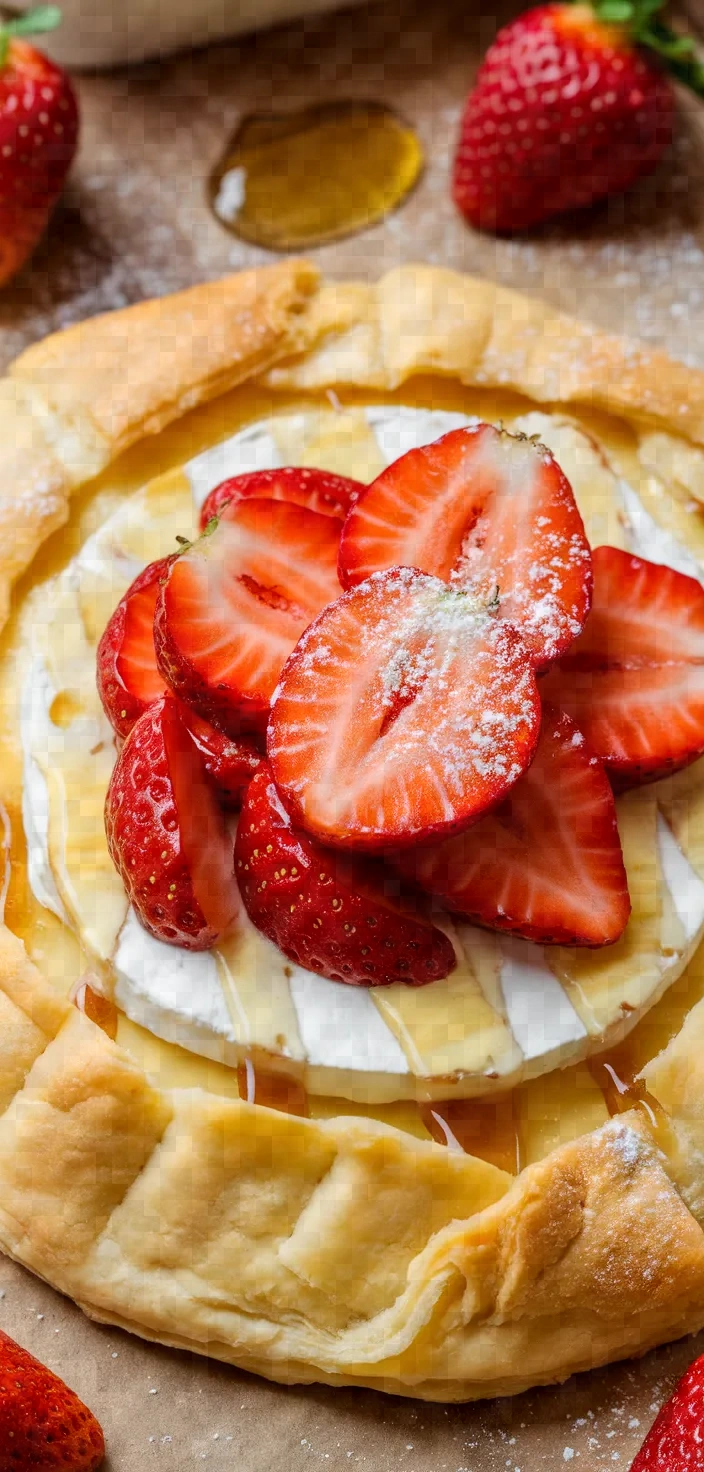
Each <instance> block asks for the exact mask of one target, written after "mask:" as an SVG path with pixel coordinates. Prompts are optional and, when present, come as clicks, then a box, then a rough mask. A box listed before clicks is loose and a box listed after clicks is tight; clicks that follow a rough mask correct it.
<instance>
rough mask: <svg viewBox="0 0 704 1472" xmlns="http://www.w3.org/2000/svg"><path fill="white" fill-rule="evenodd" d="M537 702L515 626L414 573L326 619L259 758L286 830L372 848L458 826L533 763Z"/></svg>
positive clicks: (302, 653)
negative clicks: (285, 812)
mask: <svg viewBox="0 0 704 1472" xmlns="http://www.w3.org/2000/svg"><path fill="white" fill-rule="evenodd" d="M539 727H540V700H539V696H538V689H537V685H536V681H535V676H534V672H533V667H532V663H531V659H530V656H529V654H528V650H527V648H526V645H525V644H524V642H523V640H522V639H521V636H520V634H518V633H517V632H516V630H515V628H514V627H513V625H512V624H509V623H507V622H506V621H505V620H503V619H499V618H497V617H496V614H495V612H494V611H492V608H491V606H489V607H488V608H487V607H486V606H485V605H484V604H482V603H481V602H480V601H479V600H478V599H477V598H474V597H472V596H471V595H470V594H467V593H461V592H457V591H455V590H454V589H452V588H448V587H447V586H446V584H445V583H441V582H440V581H439V579H438V578H431V577H427V576H426V575H425V574H424V573H420V572H418V571H417V570H416V569H415V568H394V569H392V570H391V571H390V572H385V573H378V574H377V575H376V576H375V577H372V578H370V579H369V580H368V581H367V582H366V583H363V584H362V585H361V586H360V587H359V588H355V589H353V590H352V591H351V592H349V593H346V594H345V595H344V596H343V597H342V598H339V599H338V601H337V602H336V603H333V604H331V605H330V607H328V608H326V609H324V611H323V612H322V613H321V614H320V616H319V617H318V618H317V619H316V621H315V623H313V624H312V625H311V627H310V628H309V629H308V630H307V631H306V633H305V634H304V635H303V638H302V639H301V640H300V641H299V643H298V645H297V646H296V649H295V650H294V652H293V654H292V655H291V657H290V659H289V660H288V662H287V664H286V666H285V668H284V671H283V674H282V676H281V682H280V684H279V687H278V690H277V693H276V696H275V699H274V701H273V702H272V713H271V720H270V722H269V732H268V756H269V760H270V762H271V765H272V770H273V774H274V780H275V781H276V783H277V785H278V786H279V787H280V789H281V791H282V793H283V795H284V798H285V801H286V803H287V805H288V806H289V808H290V810H291V812H292V815H293V818H294V821H295V822H297V823H299V824H300V825H301V826H302V827H304V828H306V829H307V830H308V831H309V832H310V833H312V834H314V835H315V837H317V838H319V839H320V840H321V841H322V842H327V843H331V844H333V845H341V846H345V845H349V846H351V847H357V848H360V849H374V848H380V847H383V846H387V845H389V844H394V843H402V844H407V843H414V842H416V841H417V840H418V839H420V838H426V837H429V836H430V835H432V834H434V833H448V832H451V831H453V830H456V829H460V828H463V827H467V825H468V824H469V823H472V822H474V821H475V820H476V819H477V818H478V817H479V816H480V815H481V814H482V813H483V812H484V811H485V809H486V808H487V807H489V806H490V805H491V804H492V803H494V802H498V801H499V800H500V798H501V797H503V796H504V794H505V793H506V792H507V791H508V789H509V788H510V787H511V786H512V785H513V783H514V782H515V781H516V780H517V778H518V777H520V775H521V773H522V772H523V771H524V770H525V768H526V767H527V765H528V763H529V762H530V760H531V757H532V755H533V751H534V748H535V744H536V741H537V738H538V730H539Z"/></svg>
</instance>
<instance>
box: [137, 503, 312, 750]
mask: <svg viewBox="0 0 704 1472" xmlns="http://www.w3.org/2000/svg"><path fill="white" fill-rule="evenodd" d="M339 537H340V523H339V522H338V521H337V519H336V518H335V517H332V516H321V515H320V514H319V513H318V512H316V511H308V510H306V509H305V507H302V506H295V505H291V504H290V503H288V502H286V501H261V500H258V499H256V498H252V499H247V500H243V501H239V502H236V503H235V504H230V505H229V506H226V507H225V508H224V510H223V512H222V515H221V517H220V520H219V521H217V522H215V523H214V524H213V525H212V527H211V528H210V529H209V530H208V531H207V532H205V533H204V534H203V536H202V537H201V538H200V539H199V540H198V541H197V542H194V543H193V545H192V546H191V547H190V548H188V550H187V551H185V552H183V553H182V554H181V556H180V557H178V558H177V559H176V561H175V562H174V564H173V566H172V567H171V569H170V572H169V575H168V578H167V581H166V583H165V585H164V587H162V588H161V591H160V595H159V599H158V602H157V608H156V618H155V621H154V638H155V643H156V652H157V660H158V664H159V668H160V670H161V672H162V674H163V676H164V678H165V679H166V680H167V681H168V684H169V685H170V686H171V688H172V690H174V691H175V693H176V694H177V695H178V696H179V697H180V699H181V700H183V701H184V702H185V703H186V705H189V706H191V707H192V708H193V709H194V710H196V711H197V712H198V713H199V714H200V715H202V716H204V717H205V719H206V720H208V721H210V722H212V724H213V725H215V726H219V727H221V729H222V730H224V731H227V732H229V733H230V734H232V735H237V734H238V733H239V731H241V730H243V729H248V728H249V729H252V728H253V729H255V730H256V729H263V727H264V726H265V725H266V721H267V718H268V714H269V701H270V699H271V696H272V694H273V691H274V688H275V686H276V681H277V680H278V677H279V674H280V672H281V667H282V665H283V663H284V660H285V659H286V657H287V655H288V654H290V652H291V650H292V649H293V647H294V645H295V643H296V640H297V639H298V638H299V637H300V635H301V634H302V633H303V630H304V629H305V628H306V627H307V626H308V624H309V623H310V621H311V619H312V618H314V617H315V615H316V613H318V612H319V611H320V609H321V608H323V607H324V606H325V604H326V603H329V602H330V601H331V599H334V598H337V597H338V595H339V592H340V585H339V583H338V580H337V570H336V569H337V549H338V545H339Z"/></svg>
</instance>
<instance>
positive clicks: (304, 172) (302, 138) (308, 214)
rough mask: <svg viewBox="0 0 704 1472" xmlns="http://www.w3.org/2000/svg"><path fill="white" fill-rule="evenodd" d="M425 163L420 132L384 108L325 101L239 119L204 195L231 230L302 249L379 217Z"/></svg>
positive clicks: (270, 246)
mask: <svg viewBox="0 0 704 1472" xmlns="http://www.w3.org/2000/svg"><path fill="white" fill-rule="evenodd" d="M422 168H423V150H422V148H421V144H420V141H419V139H418V138H417V136H416V134H415V133H414V131H413V129H412V128H410V127H409V126H408V125H407V124H406V123H404V122H403V121H402V120H401V119H400V118H399V117H397V115H396V114H395V113H394V112H392V111H391V109H390V108H388V107H385V106H384V105H383V104H382V103H377V102H356V101H340V102H325V103H322V104H319V105H316V106H314V107H306V108H303V109H301V110H299V111H296V112H287V113H256V114H252V115H251V116H249V117H246V118H244V119H243V121H242V122H241V123H240V124H239V127H238V128H237V131H236V133H235V134H234V136H233V137H232V138H231V139H230V141H229V143H228V144H227V147H226V148H225V151H224V154H223V156H222V158H221V159H220V160H219V162H218V164H217V165H216V167H215V169H214V170H213V172H212V174H211V176H210V179H209V183H208V195H209V199H210V203H211V207H212V210H213V213H214V214H215V216H216V218H217V219H218V220H219V221H220V223H221V224H222V225H224V226H225V227H226V229H228V230H231V231H232V233H233V234H234V235H239V236H240V237H241V239H243V240H247V241H250V242H251V243H252V244H253V245H261V246H264V247H265V248H266V249H267V250H281V251H286V250H301V249H307V248H308V247H310V246H314V245H323V244H324V243H325V242H326V241H328V240H337V239H339V238H340V237H341V236H343V235H352V234H354V233H355V232H356V231H358V230H365V229H367V228H368V226H370V225H374V224H376V222H377V221H379V220H382V219H383V218H384V216H385V215H388V214H389V213H390V212H391V211H392V210H395V209H396V208H397V207H398V205H400V204H401V202H402V200H404V199H405V198H406V195H407V194H408V193H409V192H410V190H411V189H412V188H413V186H414V185H415V184H416V182H417V180H418V178H419V177H420V173H421V170H422Z"/></svg>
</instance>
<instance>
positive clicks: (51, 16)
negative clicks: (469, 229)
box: [0, 5, 61, 67]
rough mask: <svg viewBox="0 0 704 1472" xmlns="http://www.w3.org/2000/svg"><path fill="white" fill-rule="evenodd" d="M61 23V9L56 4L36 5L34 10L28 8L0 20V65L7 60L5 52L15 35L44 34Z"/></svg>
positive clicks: (53, 29)
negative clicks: (10, 18) (18, 13)
mask: <svg viewBox="0 0 704 1472" xmlns="http://www.w3.org/2000/svg"><path fill="white" fill-rule="evenodd" d="M60 24H61V11H60V10H59V7H58V5H38V6H37V7H36V9H35V10H28V11H27V12H26V14H25V15H18V16H16V17H15V19H14V20H4V21H0V67H3V66H4V65H5V63H6V61H7V53H8V51H9V49H10V42H11V41H12V40H13V39H14V37H16V36H20V37H22V36H45V35H46V34H47V32H48V31H55V30H56V27H57V26H58V25H60Z"/></svg>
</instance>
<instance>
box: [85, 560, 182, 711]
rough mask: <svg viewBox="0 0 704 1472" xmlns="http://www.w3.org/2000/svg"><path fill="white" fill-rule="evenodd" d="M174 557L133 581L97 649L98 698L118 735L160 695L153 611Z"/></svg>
mask: <svg viewBox="0 0 704 1472" xmlns="http://www.w3.org/2000/svg"><path fill="white" fill-rule="evenodd" d="M173 560H174V559H173V556H171V557H162V558H161V559H160V561H159V562H151V563H150V564H149V567H145V569H144V571H143V572H141V573H140V574H139V576H138V577H136V578H135V580H134V582H133V583H132V584H131V586H130V587H129V588H128V589H127V592H126V593H125V595H124V597H123V598H121V599H120V602H119V603H118V605H117V608H116V609H115V612H114V613H113V615H112V617H111V618H110V620H109V622H108V624H107V627H106V629H105V632H104V634H103V637H102V639H101V640H100V643H99V645H98V658H97V681H98V694H99V695H100V699H101V700H102V702H103V707H104V710H105V714H106V716H107V718H108V720H109V722H110V724H111V726H112V727H113V729H114V730H115V731H116V732H117V734H118V736H127V735H128V734H129V732H130V731H131V730H132V727H133V725H134V723H135V721H137V720H138V719H139V717H140V716H141V715H142V714H143V713H144V711H145V710H146V709H147V708H148V706H150V705H151V704H152V702H153V701H155V700H158V699H159V696H160V695H163V694H164V691H165V689H166V685H165V683H164V679H163V676H162V675H160V673H159V670H158V668H157V663H156V652H155V649H154V611H155V608H156V600H157V598H158V596H159V588H160V585H161V583H162V582H163V581H164V579H165V578H166V576H167V574H168V571H169V568H170V566H171V563H172V562H173Z"/></svg>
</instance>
